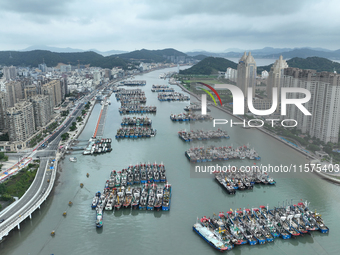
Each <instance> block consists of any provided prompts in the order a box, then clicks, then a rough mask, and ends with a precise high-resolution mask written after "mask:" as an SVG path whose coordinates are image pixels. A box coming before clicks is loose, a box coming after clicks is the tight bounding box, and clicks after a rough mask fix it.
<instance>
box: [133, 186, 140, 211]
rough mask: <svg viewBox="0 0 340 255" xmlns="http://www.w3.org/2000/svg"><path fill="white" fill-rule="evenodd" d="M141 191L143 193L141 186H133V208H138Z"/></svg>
mask: <svg viewBox="0 0 340 255" xmlns="http://www.w3.org/2000/svg"><path fill="white" fill-rule="evenodd" d="M140 193H141V188H140V187H136V188H133V191H132V194H133V197H132V201H131V207H132V209H137V208H138V206H139V201H140Z"/></svg>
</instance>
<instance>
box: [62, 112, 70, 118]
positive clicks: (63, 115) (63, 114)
mask: <svg viewBox="0 0 340 255" xmlns="http://www.w3.org/2000/svg"><path fill="white" fill-rule="evenodd" d="M69 113H70V111H69V110H66V111H62V112H61V116H62V117H66V116H67V115H68V114H69Z"/></svg>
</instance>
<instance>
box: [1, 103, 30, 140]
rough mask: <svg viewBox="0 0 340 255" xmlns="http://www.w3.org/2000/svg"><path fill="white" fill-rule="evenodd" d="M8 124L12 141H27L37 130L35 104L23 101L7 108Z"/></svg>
mask: <svg viewBox="0 0 340 255" xmlns="http://www.w3.org/2000/svg"><path fill="white" fill-rule="evenodd" d="M6 124H7V129H8V135H9V140H10V141H13V142H14V141H26V140H27V139H28V138H29V137H31V136H32V135H33V134H34V132H35V122H34V113H33V104H32V103H31V102H27V101H21V102H19V103H16V104H15V105H14V107H9V108H7V111H6Z"/></svg>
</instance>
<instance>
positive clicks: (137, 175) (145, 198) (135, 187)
mask: <svg viewBox="0 0 340 255" xmlns="http://www.w3.org/2000/svg"><path fill="white" fill-rule="evenodd" d="M166 181H167V178H166V170H165V166H164V164H163V163H161V164H157V163H156V162H155V163H154V164H150V163H147V164H146V163H140V164H138V165H135V166H132V165H130V166H129V167H128V168H126V169H123V170H122V171H118V172H117V171H116V170H112V171H111V173H110V179H108V180H107V181H106V182H105V187H104V191H103V192H102V193H101V192H99V191H98V192H96V194H95V196H94V198H93V200H92V204H91V207H92V209H96V212H97V216H96V226H97V227H98V228H100V227H102V226H103V211H104V210H108V211H110V210H119V209H120V208H131V209H139V210H149V211H152V210H157V211H160V210H162V211H169V210H170V204H171V191H172V187H171V185H170V184H169V183H167V182H166ZM141 185H142V186H141Z"/></svg>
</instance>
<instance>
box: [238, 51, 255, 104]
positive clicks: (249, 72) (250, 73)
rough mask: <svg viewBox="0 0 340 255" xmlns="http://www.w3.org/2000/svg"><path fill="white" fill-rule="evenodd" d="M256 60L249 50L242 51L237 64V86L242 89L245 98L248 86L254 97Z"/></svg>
mask: <svg viewBox="0 0 340 255" xmlns="http://www.w3.org/2000/svg"><path fill="white" fill-rule="evenodd" d="M256 70H257V68H256V62H255V59H254V58H253V56H252V55H251V52H249V54H248V56H247V53H246V52H244V54H243V56H242V57H241V59H240V60H239V62H238V65H237V86H238V87H240V89H241V90H242V92H243V94H244V96H245V98H247V97H248V88H252V93H253V97H255V87H256Z"/></svg>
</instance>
